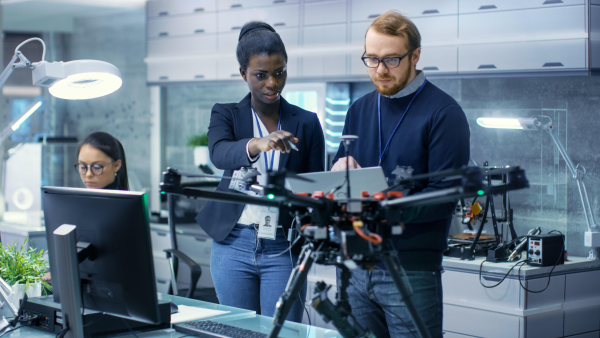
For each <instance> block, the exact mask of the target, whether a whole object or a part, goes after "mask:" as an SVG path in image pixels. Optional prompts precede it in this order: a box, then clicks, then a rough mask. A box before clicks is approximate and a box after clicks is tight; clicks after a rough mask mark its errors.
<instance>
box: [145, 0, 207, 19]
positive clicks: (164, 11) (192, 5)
mask: <svg viewBox="0 0 600 338" xmlns="http://www.w3.org/2000/svg"><path fill="white" fill-rule="evenodd" d="M147 4H148V5H147V16H148V17H149V18H155V17H164V16H173V15H185V14H194V13H202V12H211V11H215V10H216V9H217V3H216V0H186V1H173V0H155V1H148V2H147Z"/></svg>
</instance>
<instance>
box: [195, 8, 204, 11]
mask: <svg viewBox="0 0 600 338" xmlns="http://www.w3.org/2000/svg"><path fill="white" fill-rule="evenodd" d="M194 12H204V8H202V7H200V8H196V9H194Z"/></svg>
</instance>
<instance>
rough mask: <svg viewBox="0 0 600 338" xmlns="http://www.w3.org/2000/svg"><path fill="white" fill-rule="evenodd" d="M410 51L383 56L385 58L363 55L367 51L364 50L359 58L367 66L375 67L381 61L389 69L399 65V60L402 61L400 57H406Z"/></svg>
mask: <svg viewBox="0 0 600 338" xmlns="http://www.w3.org/2000/svg"><path fill="white" fill-rule="evenodd" d="M411 52H412V50H411V51H409V52H408V53H406V54H404V55H402V56H394V57H390V58H385V59H378V58H374V57H370V56H365V54H367V52H366V51H365V52H364V53H363V56H362V57H361V59H362V60H363V62H364V63H365V66H367V67H369V68H377V67H379V63H380V62H383V65H384V66H385V68H388V69H390V68H396V67H398V66H400V61H402V59H404V58H405V57H407V56H408V54H410V53H411Z"/></svg>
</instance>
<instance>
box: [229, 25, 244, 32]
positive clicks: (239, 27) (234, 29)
mask: <svg viewBox="0 0 600 338" xmlns="http://www.w3.org/2000/svg"><path fill="white" fill-rule="evenodd" d="M238 29H242V26H233V27H231V30H232V31H236V30H238Z"/></svg>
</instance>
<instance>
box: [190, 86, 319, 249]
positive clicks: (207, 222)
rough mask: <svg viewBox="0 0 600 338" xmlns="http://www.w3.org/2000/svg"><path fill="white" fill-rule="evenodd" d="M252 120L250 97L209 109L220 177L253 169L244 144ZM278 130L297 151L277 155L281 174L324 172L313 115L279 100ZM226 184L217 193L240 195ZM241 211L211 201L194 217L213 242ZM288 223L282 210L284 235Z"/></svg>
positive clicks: (225, 232) (251, 132) (211, 145)
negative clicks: (292, 138)
mask: <svg viewBox="0 0 600 338" xmlns="http://www.w3.org/2000/svg"><path fill="white" fill-rule="evenodd" d="M253 118H254V116H253V114H252V110H251V108H250V94H248V95H247V96H246V97H245V98H244V99H243V100H242V101H240V102H239V103H237V104H236V103H227V104H219V103H217V104H215V105H214V107H213V108H212V112H211V116H210V125H209V127H208V147H209V151H210V160H211V161H212V163H213V164H214V165H215V167H217V168H219V169H222V170H225V172H224V174H223V176H226V177H231V176H232V175H233V171H234V170H237V169H239V168H240V167H249V166H251V165H252V163H250V160H249V159H248V155H247V153H246V144H247V143H248V141H250V139H252V138H253V137H254V129H253V122H252V119H253ZM281 129H282V130H285V131H288V132H290V133H292V134H294V136H296V137H297V138H298V143H297V144H296V146H297V147H298V151H295V150H292V152H291V153H286V154H281V155H280V157H279V169H280V170H281V169H283V168H286V169H288V170H291V171H294V172H296V173H308V172H315V171H323V170H325V138H324V137H323V129H322V128H321V124H320V123H319V119H318V117H317V115H316V114H314V113H312V112H309V111H307V110H304V109H302V108H300V107H297V106H294V105H291V104H289V103H288V102H287V101H286V100H285V99H283V97H282V98H281ZM262 156H264V154H261V157H262ZM259 160H260V161H263V159H262V158H261V159H259ZM229 182H230V180H229V179H223V180H221V182H220V183H219V186H218V187H217V189H216V190H217V191H225V192H233V193H238V194H241V193H240V192H238V191H235V190H231V189H229ZM243 210H244V205H243V204H235V203H227V202H214V201H211V202H208V203H207V204H206V205H205V206H204V208H202V210H201V211H200V213H199V214H198V216H196V222H198V224H199V225H200V226H201V227H202V229H204V231H206V233H207V234H208V235H209V236H210V237H212V239H213V240H215V241H222V240H224V239H225V238H226V237H227V236H228V235H229V233H230V232H231V230H232V229H233V228H234V227H235V225H236V224H237V221H238V220H239V218H240V216H241V215H242V211H243ZM291 223H292V218H291V217H290V216H289V215H288V213H287V212H284V211H283V210H281V212H280V214H279V224H281V225H283V226H284V229H285V230H286V233H287V228H289V226H290V225H291Z"/></svg>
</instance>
